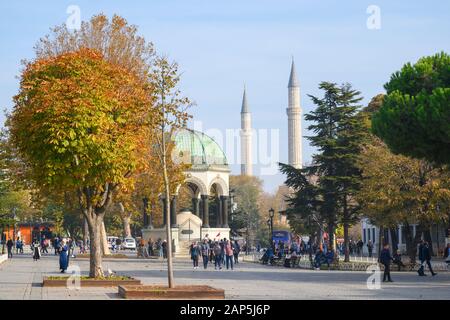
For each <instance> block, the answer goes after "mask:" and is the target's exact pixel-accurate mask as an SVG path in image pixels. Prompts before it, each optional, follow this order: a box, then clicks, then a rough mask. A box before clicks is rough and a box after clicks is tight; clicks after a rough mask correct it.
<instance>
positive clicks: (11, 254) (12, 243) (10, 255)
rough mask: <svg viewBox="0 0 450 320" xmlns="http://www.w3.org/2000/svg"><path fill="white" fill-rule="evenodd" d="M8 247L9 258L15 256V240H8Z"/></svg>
mask: <svg viewBox="0 0 450 320" xmlns="http://www.w3.org/2000/svg"><path fill="white" fill-rule="evenodd" d="M6 247H7V248H8V259H11V258H12V257H13V253H12V248H13V247H14V242H13V241H12V240H11V239H9V240H8V242H6Z"/></svg>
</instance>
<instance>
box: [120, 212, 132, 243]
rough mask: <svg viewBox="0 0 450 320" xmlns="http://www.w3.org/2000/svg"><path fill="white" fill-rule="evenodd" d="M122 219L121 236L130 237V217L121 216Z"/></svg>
mask: <svg viewBox="0 0 450 320" xmlns="http://www.w3.org/2000/svg"><path fill="white" fill-rule="evenodd" d="M122 221H123V236H124V237H125V238H130V237H131V227H130V221H131V217H130V216H122Z"/></svg>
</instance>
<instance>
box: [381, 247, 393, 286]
mask: <svg viewBox="0 0 450 320" xmlns="http://www.w3.org/2000/svg"><path fill="white" fill-rule="evenodd" d="M391 260H393V259H392V257H391V252H390V251H389V244H387V243H386V244H385V245H384V247H383V250H381V253H380V263H381V264H383V266H384V274H383V282H386V278H387V281H389V282H394V281H392V279H391Z"/></svg>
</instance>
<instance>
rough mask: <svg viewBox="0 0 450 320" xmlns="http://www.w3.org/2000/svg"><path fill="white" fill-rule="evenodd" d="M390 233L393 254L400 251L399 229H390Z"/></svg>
mask: <svg viewBox="0 0 450 320" xmlns="http://www.w3.org/2000/svg"><path fill="white" fill-rule="evenodd" d="M389 232H390V234H391V240H392V252H396V251H397V250H398V231H397V228H389Z"/></svg>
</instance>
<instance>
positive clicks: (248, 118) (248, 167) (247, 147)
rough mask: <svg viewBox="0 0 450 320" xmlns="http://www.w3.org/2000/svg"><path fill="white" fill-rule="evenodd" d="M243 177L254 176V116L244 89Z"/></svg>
mask: <svg viewBox="0 0 450 320" xmlns="http://www.w3.org/2000/svg"><path fill="white" fill-rule="evenodd" d="M240 134H241V175H245V176H251V175H253V160H252V115H251V113H250V109H249V107H248V103H247V95H246V90H245V87H244V96H243V97H242V109H241V132H240Z"/></svg>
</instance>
